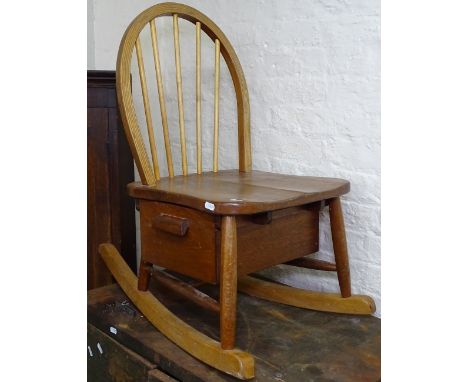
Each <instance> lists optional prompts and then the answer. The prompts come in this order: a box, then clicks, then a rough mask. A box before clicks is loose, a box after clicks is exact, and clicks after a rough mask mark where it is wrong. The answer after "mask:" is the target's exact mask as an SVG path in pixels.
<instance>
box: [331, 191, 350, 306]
mask: <svg viewBox="0 0 468 382" xmlns="http://www.w3.org/2000/svg"><path fill="white" fill-rule="evenodd" d="M329 209H330V226H331V233H332V241H333V251H334V253H335V263H336V272H337V274H338V282H339V284H340V291H341V296H342V297H350V296H351V276H350V273H349V260H348V246H347V243H346V231H345V225H344V219H343V211H342V209H341V201H340V198H333V199H330V201H329Z"/></svg>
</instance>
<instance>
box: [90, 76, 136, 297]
mask: <svg viewBox="0 0 468 382" xmlns="http://www.w3.org/2000/svg"><path fill="white" fill-rule="evenodd" d="M87 151H88V153H87V156H88V177H87V181H88V187H87V189H88V289H92V288H96V287H99V286H103V285H107V284H110V283H111V282H112V276H111V274H110V272H109V271H108V270H107V268H106V266H105V264H104V263H103V261H102V260H101V258H100V256H99V253H98V246H99V244H100V243H112V244H114V245H115V246H116V247H117V248H118V249H119V250H120V253H121V254H122V256H124V258H125V260H126V261H127V263H128V264H129V266H130V267H131V268H132V270H134V271H136V248H135V211H134V202H133V199H131V198H130V197H129V196H128V195H127V190H126V186H127V184H128V183H129V182H132V181H133V180H134V170H133V158H132V155H131V152H130V148H129V146H128V143H127V141H126V138H125V133H124V130H123V128H122V126H121V122H120V117H119V112H118V108H117V97H116V92H115V72H114V71H88V142H87Z"/></svg>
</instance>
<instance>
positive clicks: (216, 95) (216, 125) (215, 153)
mask: <svg viewBox="0 0 468 382" xmlns="http://www.w3.org/2000/svg"><path fill="white" fill-rule="evenodd" d="M220 50H221V48H220V45H219V40H218V39H216V40H215V80H214V83H215V89H214V133H213V172H218V146H219V53H220Z"/></svg>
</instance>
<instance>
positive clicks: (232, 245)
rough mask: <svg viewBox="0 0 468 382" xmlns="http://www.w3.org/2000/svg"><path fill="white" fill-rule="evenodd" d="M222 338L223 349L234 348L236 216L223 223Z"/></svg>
mask: <svg viewBox="0 0 468 382" xmlns="http://www.w3.org/2000/svg"><path fill="white" fill-rule="evenodd" d="M220 278H221V280H220V285H219V289H220V301H219V303H220V306H221V311H220V337H221V347H222V348H223V349H232V348H234V345H235V341H236V308H237V227H236V218H235V217H234V216H224V217H223V220H222V223H221V267H220Z"/></svg>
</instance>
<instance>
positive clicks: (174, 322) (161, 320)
mask: <svg viewBox="0 0 468 382" xmlns="http://www.w3.org/2000/svg"><path fill="white" fill-rule="evenodd" d="M99 252H100V254H101V256H102V258H103V260H104V262H105V263H106V265H107V267H108V268H109V270H110V271H111V273H112V275H113V276H114V278H115V279H116V280H117V282H118V283H119V285H120V287H121V288H122V290H123V291H124V292H125V294H126V295H127V296H128V297H129V299H130V300H131V301H132V302H133V303H134V304H135V306H136V307H137V308H138V309H139V310H140V311H141V312H142V313H143V314H144V315H145V317H146V318H147V319H148V320H149V321H150V322H151V323H152V324H153V325H155V326H156V327H157V328H158V329H159V331H161V333H163V334H164V335H165V336H166V337H168V338H169V339H170V340H171V341H173V342H174V343H176V344H177V345H179V346H180V347H182V348H183V349H184V350H185V351H186V352H187V353H189V354H191V355H193V356H194V357H196V358H198V359H199V360H201V361H202V362H205V363H207V364H208V365H210V366H212V367H214V368H216V369H219V370H222V371H224V372H225V373H228V374H231V375H233V376H235V377H237V378H240V379H250V378H253V377H254V375H255V361H254V358H253V357H252V355H250V354H249V353H246V352H243V351H242V350H239V349H229V350H225V349H223V348H222V347H221V345H220V343H219V342H218V341H215V340H213V339H211V338H209V337H207V336H206V335H204V334H202V333H200V332H199V331H197V330H195V329H194V328H192V327H191V326H190V325H187V324H186V323H185V322H183V321H182V320H180V319H179V318H178V317H177V316H175V315H174V314H172V313H171V312H170V311H169V310H168V309H167V308H166V307H165V306H164V305H163V304H161V302H159V300H158V299H156V298H155V297H154V296H153V295H152V294H151V292H149V291H146V292H143V291H139V290H138V289H137V277H136V276H135V274H134V273H133V272H132V271H131V269H130V268H129V267H128V265H127V264H126V263H125V261H124V260H123V259H122V257H121V256H120V254H119V253H118V252H117V250H116V249H115V247H114V246H113V245H112V244H101V245H100V247H99Z"/></svg>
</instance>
